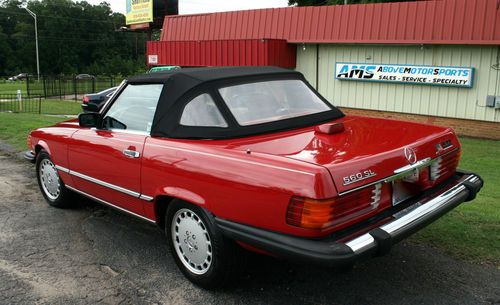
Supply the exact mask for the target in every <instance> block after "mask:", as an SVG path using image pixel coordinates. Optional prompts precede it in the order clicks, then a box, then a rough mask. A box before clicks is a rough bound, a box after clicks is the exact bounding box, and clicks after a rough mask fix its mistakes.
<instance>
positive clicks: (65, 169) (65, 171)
mask: <svg viewBox="0 0 500 305" xmlns="http://www.w3.org/2000/svg"><path fill="white" fill-rule="evenodd" d="M56 169H57V170H60V171H61V172H63V173H66V174H69V169H67V168H66V167H62V166H59V165H56Z"/></svg>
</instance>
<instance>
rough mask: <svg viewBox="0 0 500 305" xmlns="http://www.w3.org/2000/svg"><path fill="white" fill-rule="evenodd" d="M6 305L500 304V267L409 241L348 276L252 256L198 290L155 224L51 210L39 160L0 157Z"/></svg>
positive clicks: (89, 206) (1, 286) (0, 296)
mask: <svg viewBox="0 0 500 305" xmlns="http://www.w3.org/2000/svg"><path fill="white" fill-rule="evenodd" d="M0 198H1V199H0V304H96V303H101V304H203V305H210V304H280V305H282V304H339V305H341V304H342V305H347V304H383V305H389V304H474V305H475V304H500V270H499V269H498V268H496V267H494V266H487V265H486V266H482V265H476V264H471V263H468V262H464V261H461V260H457V259H454V258H452V257H449V256H448V255H446V254H444V253H442V252H440V251H438V250H436V249H433V248H431V247H428V246H426V245H422V244H418V243H415V242H412V241H411V239H410V240H409V241H405V242H403V243H400V244H399V245H397V246H396V247H394V248H393V250H392V251H391V253H389V254H388V255H386V256H384V257H380V258H375V259H372V260H368V261H365V262H362V263H360V264H358V265H356V266H355V268H354V269H353V270H352V271H350V272H340V271H338V270H331V269H326V268H317V267H312V266H305V265H296V264H291V263H288V262H286V261H282V260H278V259H274V258H270V257H264V256H260V255H249V259H248V266H247V267H246V269H245V270H246V271H245V272H244V273H243V274H242V275H241V276H240V278H238V279H237V281H235V282H234V284H233V287H230V288H228V289H225V290H222V291H217V292H210V291H205V290H202V289H199V288H197V287H195V286H193V285H192V284H191V283H190V282H189V281H187V280H186V279H185V278H184V277H183V276H182V274H181V273H180V272H179V271H178V269H177V267H176V265H175V263H174V261H173V259H172V258H171V257H170V255H169V254H168V250H167V246H166V240H165V237H164V236H163V233H162V232H161V231H160V230H159V229H157V228H156V227H155V226H153V225H150V224H147V223H144V222H142V221H140V220H136V219H134V218H132V217H130V216H128V215H124V214H121V213H119V212H116V211H114V210H111V209H108V208H106V207H103V206H101V205H99V204H97V203H94V202H91V201H89V200H87V199H83V198H79V199H77V204H76V207H75V208H73V209H67V210H61V209H55V208H52V207H49V206H48V204H46V203H45V201H44V200H43V197H42V195H41V194H40V192H39V190H38V186H37V184H36V178H35V174H34V166H33V165H31V164H29V163H24V162H22V161H20V160H18V159H17V158H16V157H13V156H0Z"/></svg>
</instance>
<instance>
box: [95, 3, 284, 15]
mask: <svg viewBox="0 0 500 305" xmlns="http://www.w3.org/2000/svg"><path fill="white" fill-rule="evenodd" d="M102 1H104V0H87V2H89V3H92V4H99V3H100V2H102ZM105 1H106V2H108V3H110V4H111V8H112V9H113V11H116V12H120V13H122V14H125V0H105ZM287 5H288V0H205V1H204V0H179V14H197V13H210V12H224V11H236V10H248V9H256V8H268V7H285V6H287Z"/></svg>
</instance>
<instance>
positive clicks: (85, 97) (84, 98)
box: [83, 96, 90, 104]
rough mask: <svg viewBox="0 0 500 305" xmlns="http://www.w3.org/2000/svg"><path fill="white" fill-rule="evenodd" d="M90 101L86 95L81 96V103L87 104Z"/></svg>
mask: <svg viewBox="0 0 500 305" xmlns="http://www.w3.org/2000/svg"><path fill="white" fill-rule="evenodd" d="M89 101H90V99H89V97H88V96H84V97H83V103H85V104H87V103H88V102H89Z"/></svg>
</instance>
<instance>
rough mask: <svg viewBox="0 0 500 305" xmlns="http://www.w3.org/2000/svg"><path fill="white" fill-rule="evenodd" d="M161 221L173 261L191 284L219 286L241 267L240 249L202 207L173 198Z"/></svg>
mask: <svg viewBox="0 0 500 305" xmlns="http://www.w3.org/2000/svg"><path fill="white" fill-rule="evenodd" d="M165 223H166V226H165V231H166V235H167V239H168V242H169V247H170V251H171V253H172V255H173V256H174V259H175V262H176V264H177V266H178V267H179V269H180V270H181V271H182V273H183V274H184V275H185V276H186V277H187V278H188V279H189V280H190V281H191V282H193V283H194V284H196V285H198V286H200V287H202V288H205V289H216V288H221V287H223V286H225V285H227V284H228V283H229V281H230V280H231V279H232V278H233V277H234V276H235V275H236V274H237V271H238V270H240V269H241V266H242V263H241V262H242V255H241V253H240V252H241V249H240V248H239V247H238V246H237V245H236V244H235V243H234V242H233V241H231V240H228V239H226V238H224V237H223V236H222V234H221V233H220V232H219V230H218V229H217V227H216V226H215V223H214V219H213V217H212V216H211V215H210V214H208V213H207V212H206V211H205V210H203V209H202V208H200V207H198V206H195V205H191V204H189V203H186V202H183V201H180V200H174V201H173V202H172V203H171V204H170V205H169V207H168V209H167V213H166V219H165Z"/></svg>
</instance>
